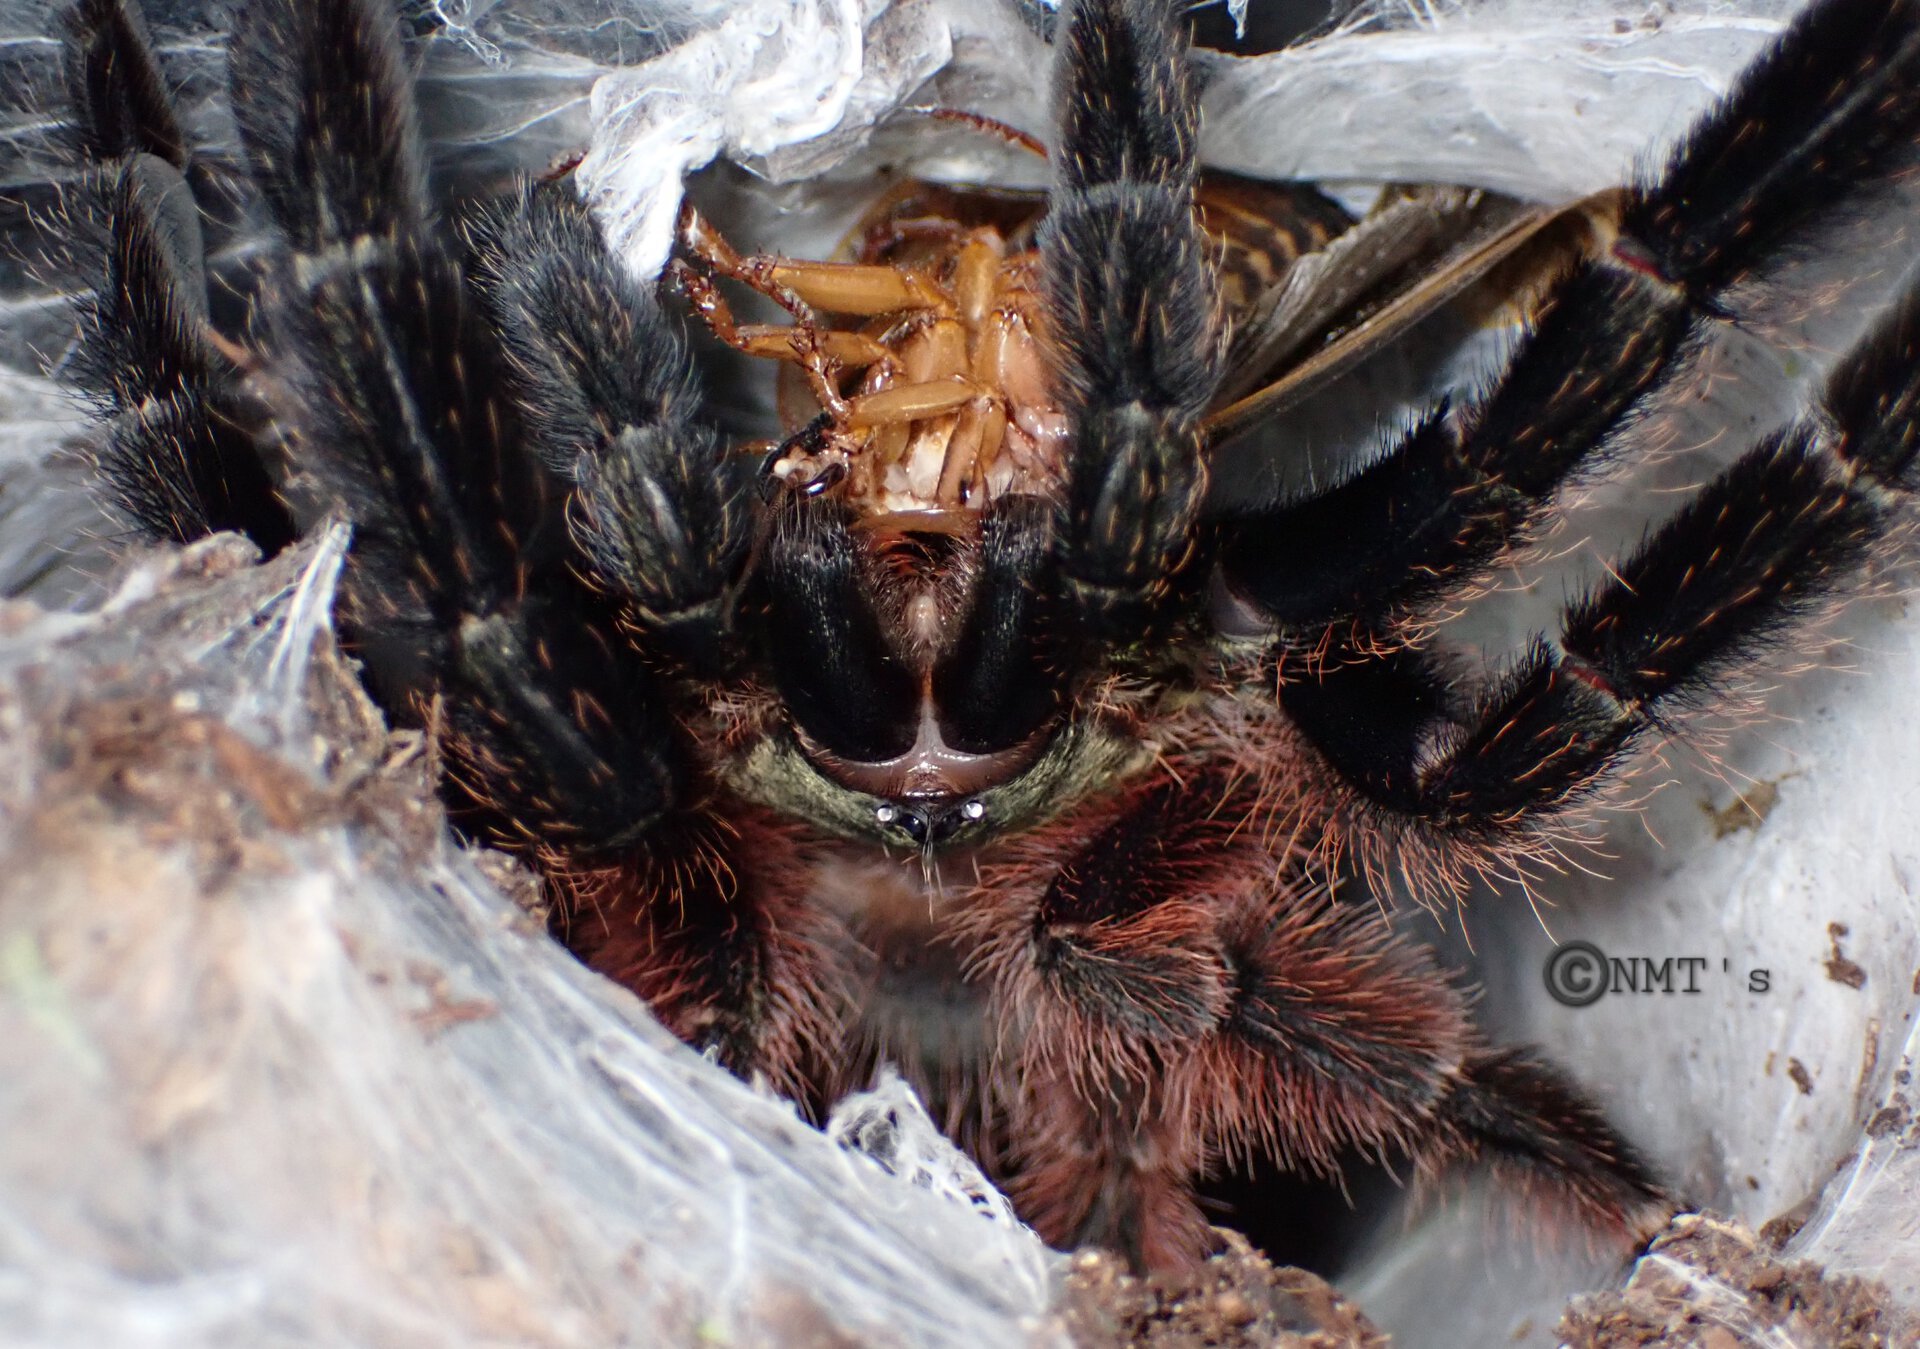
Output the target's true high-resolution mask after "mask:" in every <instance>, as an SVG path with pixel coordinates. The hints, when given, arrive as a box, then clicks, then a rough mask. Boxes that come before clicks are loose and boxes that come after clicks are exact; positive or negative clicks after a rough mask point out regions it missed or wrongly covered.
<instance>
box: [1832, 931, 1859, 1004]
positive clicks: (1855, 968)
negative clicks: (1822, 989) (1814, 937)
mask: <svg viewBox="0 0 1920 1349" xmlns="http://www.w3.org/2000/svg"><path fill="white" fill-rule="evenodd" d="M1846 935H1847V925H1846V924H1845V923H1828V924H1827V940H1828V941H1830V942H1832V943H1833V954H1832V955H1830V956H1828V957H1827V978H1829V979H1831V980H1833V982H1834V983H1836V984H1845V985H1846V986H1847V987H1848V988H1864V987H1865V986H1866V982H1867V972H1866V971H1865V970H1864V969H1862V968H1861V967H1860V966H1859V965H1858V964H1857V963H1855V962H1854V961H1851V960H1849V959H1847V953H1846V952H1845V951H1842V950H1841V949H1840V939H1841V938H1842V937H1844V936H1846Z"/></svg>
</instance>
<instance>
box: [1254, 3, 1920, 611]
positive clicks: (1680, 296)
mask: <svg viewBox="0 0 1920 1349" xmlns="http://www.w3.org/2000/svg"><path fill="white" fill-rule="evenodd" d="M1916 132H1920V5H1917V4H1914V3H1912V0H1822V2H1821V3H1818V4H1814V5H1812V6H1810V7H1809V8H1808V9H1806V10H1805V11H1803V12H1802V13H1801V14H1800V15H1799V16H1798V17H1797V18H1796V19H1795V21H1794V22H1793V24H1792V25H1791V26H1790V27H1789V28H1788V30H1787V31H1786V32H1785V33H1783V34H1782V35H1781V37H1780V38H1779V39H1778V40H1777V42H1776V43H1775V44H1774V46H1773V47H1772V49H1771V50H1770V51H1769V52H1768V54H1767V55H1766V56H1764V57H1763V58H1762V59H1761V60H1759V61H1757V62H1756V63H1754V65H1753V66H1751V67H1750V68H1749V69H1748V70H1747V71H1746V72H1745V74H1743V75H1742V76H1741V78H1740V79H1739V81H1738V82H1737V83H1736V84H1735V86H1734V88H1733V90H1732V91H1731V92H1730V93H1729V94H1728V95H1727V96H1726V98H1725V99H1723V100H1722V101H1721V103H1720V104H1719V106H1718V107H1717V108H1716V109H1715V110H1714V111H1713V112H1711V113H1710V114H1708V115H1707V116H1706V117H1705V118H1703V119H1702V120H1701V121H1700V122H1699V123H1698V124H1697V125H1696V126H1695V127H1694V128H1693V130H1692V131H1691V132H1690V133H1689V134H1688V135H1687V137H1686V138H1685V139H1684V140H1683V141H1682V143H1681V144H1680V146H1679V147H1678V148H1677V149H1676V150H1675V151H1674V153H1673V155H1672V156H1671V158H1670V160H1669V161H1668V163H1667V165H1666V167H1665V169H1664V170H1663V171H1662V172H1661V173H1660V174H1659V176H1658V177H1656V178H1655V179H1653V180H1652V181H1650V182H1646V183H1642V184H1640V185H1637V186H1635V187H1632V188H1630V189H1628V190H1627V192H1626V194H1625V200H1624V204H1623V206H1622V208H1621V212H1620V219H1619V231H1620V232H1619V235H1618V237H1617V238H1616V239H1615V240H1614V241H1613V242H1612V244H1611V246H1610V247H1609V249H1608V250H1607V253H1606V255H1605V256H1602V257H1600V258H1597V259H1594V260H1591V261H1586V262H1582V263H1580V264H1579V265H1577V266H1576V267H1575V268H1574V269H1573V270H1572V271H1571V272H1570V273H1569V274H1568V275H1567V276H1566V277H1565V278H1563V279H1562V280H1560V281H1559V282H1558V283H1557V284H1556V285H1555V286H1554V287H1553V289H1552V291H1551V293H1550V294H1549V296H1548V298H1547V299H1546V301H1545V303H1544V305H1543V306H1542V308H1541V311H1540V312H1539V314H1538V315H1537V316H1536V318H1535V319H1534V321H1533V323H1532V325H1531V331H1530V332H1529V334H1528V335H1527V337H1526V338H1525V339H1524V340H1523V341H1522V342H1521V343H1520V345H1519V347H1518V349H1517V350H1516V351H1515V352H1514V354H1513V356H1512V358H1511V360H1510V361H1509V362H1508V364H1507V367H1506V370H1505V372H1504V373H1503V374H1502V376H1501V377H1500V380H1499V382H1498V384H1497V385H1496V386H1495V387H1494V388H1493V390H1492V391H1491V392H1490V393H1488V394H1487V395H1486V396H1485V397H1483V398H1481V399H1479V400H1477V401H1475V402H1474V403H1472V404H1470V405H1468V406H1465V407H1460V408H1453V409H1445V408H1443V409H1441V410H1440V411H1438V412H1435V413H1433V414H1430V415H1429V416H1428V417H1427V418H1426V419H1425V420H1424V421H1422V422H1421V423H1420V424H1419V425H1418V426H1417V427H1415V428H1414V429H1413V430H1412V431H1411V432H1410V433H1409V434H1408V435H1407V436H1406V437H1405V439H1403V440H1402V441H1401V442H1400V443H1399V444H1398V445H1396V446H1395V447H1394V448H1393V450H1392V451H1391V452H1390V453H1389V454H1388V455H1387V456H1386V457H1385V458H1383V459H1382V460H1381V461H1380V462H1379V463H1377V464H1375V465H1373V466H1372V467H1370V468H1368V469H1365V470H1363V471H1362V472H1360V473H1358V474H1356V475H1355V476H1354V477H1352V478H1351V479H1349V480H1347V481H1346V482H1344V483H1341V484H1340V485H1339V486H1337V487H1335V488H1333V489H1332V490H1331V491H1328V492H1326V493H1324V494H1321V495H1318V496H1315V497H1313V498H1311V499H1309V500H1305V501H1301V502H1285V503H1281V504H1280V505H1277V506H1275V507H1272V508H1270V509H1266V510H1263V511H1256V512H1252V513H1249V514H1246V515H1244V516H1242V517H1240V518H1237V519H1234V520H1232V521H1230V522H1228V523H1227V524H1226V526H1225V541H1224V550H1223V553H1222V566H1223V571H1224V574H1225V576H1226V578H1227V581H1228V583H1229V585H1231V586H1232V587H1233V588H1234V590H1236V591H1237V592H1238V593H1240V594H1241V595H1243V596H1244V597H1245V598H1247V599H1248V600H1250V601H1252V602H1253V603H1255V604H1256V605H1258V606H1259V607H1260V608H1261V610H1262V611H1264V612H1265V613H1267V614H1269V615H1271V616H1272V617H1273V619H1274V620H1276V621H1277V622H1278V623H1279V624H1280V625H1281V626H1282V629H1283V631H1284V632H1285V633H1287V634H1288V635H1289V636H1290V637H1292V638H1293V639H1294V640H1295V642H1296V643H1297V644H1299V645H1302V646H1304V647H1306V648H1311V647H1313V646H1314V645H1316V644H1317V643H1318V642H1319V640H1320V637H1321V635H1322V633H1323V632H1324V631H1325V629H1326V628H1327V626H1328V625H1331V624H1342V623H1344V624H1348V625H1350V626H1351V628H1352V629H1353V630H1354V631H1355V633H1356V635H1357V634H1362V633H1364V634H1370V635H1373V636H1374V639H1375V640H1378V638H1379V637H1380V636H1382V635H1384V634H1386V633H1388V632H1390V631H1392V630H1393V629H1394V628H1395V627H1396V625H1398V624H1401V623H1403V622H1405V621H1407V620H1412V621H1413V622H1414V625H1415V626H1416V627H1417V626H1418V620H1419V619H1420V617H1421V616H1422V614H1423V613H1425V612H1426V611H1427V610H1429V609H1430V608H1431V607H1432V606H1433V605H1434V604H1435V603H1436V602H1438V601H1443V600H1444V599H1445V598H1446V597H1447V596H1449V595H1452V594H1456V593H1458V592H1459V591H1460V590H1461V589H1462V588H1463V587H1464V586H1467V585H1470V584H1471V583H1473V582H1474V581H1477V580H1478V579H1480V578H1481V577H1482V576H1483V575H1484V574H1485V572H1486V570H1487V568H1488V567H1489V566H1490V565H1491V564H1492V563H1494V562H1495V561H1496V560H1497V559H1498V557H1499V556H1500V555H1501V554H1502V553H1503V552H1504V551H1506V550H1508V549H1509V548H1511V547H1512V546H1513V545H1515V544H1516V543H1520V542H1524V541H1525V540H1526V539H1527V538H1528V537H1529V535H1530V533H1531V532H1532V531H1533V530H1534V527H1535V526H1536V524H1537V523H1538V522H1539V520H1540V519H1541V518H1542V516H1543V514H1544V513H1545V512H1547V511H1548V510H1549V509H1550V507H1551V503H1552V501H1553V499H1554V497H1555V496H1556V494H1558V493H1559V492H1560V491H1561V490H1562V489H1564V488H1565V487H1566V486H1567V485H1568V484H1569V482H1571V481H1574V480H1576V479H1577V478H1580V477H1584V476H1587V475H1591V474H1592V473H1593V472H1595V471H1596V470H1598V469H1599V468H1601V467H1603V466H1604V465H1605V464H1606V463H1607V462H1608V461H1609V459H1610V458H1611V456H1610V454H1609V448H1610V443H1611V441H1612V440H1613V438H1614V437H1615V435H1616V434H1617V433H1618V432H1619V431H1620V430H1621V429H1622V427H1623V426H1625V425H1627V424H1628V423H1629V422H1631V420H1632V418H1633V416H1634V414H1635V412H1636V411H1637V409H1639V408H1640V407H1641V406H1642V405H1643V403H1644V401H1645V399H1646V397H1647V396H1648V394H1649V393H1651V392H1652V391H1653V390H1654V389H1656V388H1657V387H1658V386H1659V385H1660V384H1661V383H1662V381H1664V380H1665V379H1666V378H1667V377H1668V375H1669V374H1670V372H1671V370H1672V369H1673V368H1674V364H1675V362H1676V361H1677V360H1680V359H1682V358H1684V356H1685V354H1686V353H1687V352H1688V350H1689V349H1690V348H1692V347H1693V346H1694V345H1696V344H1697V343H1698V341H1699V340H1700V338H1701V336H1702V335H1703V333H1704V331H1705V330H1706V329H1707V327H1709V326H1710V325H1712V324H1714V323H1716V322H1718V321H1720V320H1721V319H1722V318H1723V317H1724V313H1723V308H1722V305H1721V299H1720V297H1721V296H1722V294H1723V293H1724V292H1725V291H1726V289H1727V288H1728V287H1729V286H1730V285H1732V284H1733V283H1734V282H1736V281H1738V280H1740V279H1741V278H1742V277H1744V276H1747V275H1748V274H1750V273H1751V272H1753V271H1754V270H1755V269H1757V268H1761V267H1764V266H1765V265H1766V264H1767V263H1768V262H1769V261H1771V260H1772V259H1774V258H1775V257H1776V256H1778V254H1779V252H1780V251H1781V249H1782V248H1783V247H1785V246H1786V245H1787V244H1788V243H1789V242H1790V241H1791V240H1793V239H1795V238H1796V237H1797V235H1798V232H1800V231H1803V230H1805V229H1806V228H1808V227H1809V225H1810V224H1813V223H1817V221H1816V217H1822V216H1825V217H1829V218H1830V217H1831V216H1832V215H1833V214H1834V213H1835V212H1836V211H1838V210H1840V209H1843V208H1844V207H1845V206H1846V205H1847V204H1848V203H1850V202H1852V201H1855V200H1857V199H1858V197H1859V195H1860V192H1859V189H1860V188H1861V187H1863V186H1864V185H1866V184H1869V183H1871V182H1873V181H1874V180H1875V179H1876V177H1878V176H1879V175H1881V174H1883V173H1884V172H1885V171H1886V170H1887V169H1888V168H1889V167H1890V166H1891V165H1892V163H1893V162H1894V160H1895V158H1896V157H1897V156H1898V155H1899V154H1900V153H1901V152H1902V151H1903V150H1904V149H1906V148H1907V147H1910V146H1911V145H1912V144H1913V142H1914V139H1915V135H1916Z"/></svg>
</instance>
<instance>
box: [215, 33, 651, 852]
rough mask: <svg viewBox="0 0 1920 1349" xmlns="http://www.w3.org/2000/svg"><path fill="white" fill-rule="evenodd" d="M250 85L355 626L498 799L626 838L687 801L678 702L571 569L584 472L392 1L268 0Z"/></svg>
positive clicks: (237, 79) (263, 181)
mask: <svg viewBox="0 0 1920 1349" xmlns="http://www.w3.org/2000/svg"><path fill="white" fill-rule="evenodd" d="M230 72H231V81H232V98H233V106H234V114H235V118H236V120H237V122H238V124H239V128H240V136H241V142H242V145H243V147H244V149H245V151H246V155H247V159H248V162H249V165H250V168H251V171H252V175H253V178H254V180H255V182H256V183H257V184H258V186H259V187H260V190H261V194H262V196H263V197H264V198H265V199H266V203H267V206H268V208H269V211H270V213H271V215H272V218H273V223H274V225H275V227H276V230H277V233H278V236H279V250H278V252H277V254H276V259H275V265H274V267H273V270H272V273H271V274H270V276H269V277H268V278H267V280H266V281H265V282H264V283H263V284H264V285H265V286H267V287H269V288H270V290H271V294H269V295H267V296H265V297H264V298H263V299H262V301H261V302H260V304H259V306H258V308H259V311H260V313H261V314H262V316H263V321H262V323H261V324H260V327H261V331H260V332H259V333H258V335H257V338H258V341H259V342H260V344H261V346H262V349H263V356H262V360H263V363H264V365H265V367H266V374H265V376H264V377H263V381H262V382H263V383H269V382H270V386H271V387H272V389H273V390H274V391H275V392H277V393H279V394H280V395H281V398H280V399H279V401H278V403H277V405H276V407H275V413H276V423H275V432H276V434H277V435H278V436H279V438H280V439H281V442H282V443H281V445H280V446H279V449H278V454H279V455H280V457H281V458H282V459H283V460H284V461H285V462H286V463H287V464H288V465H289V470H288V474H287V482H286V484H285V486H286V491H287V494H288V496H289V498H290V500H291V501H292V502H293V504H294V507H295V511H296V515H297V516H298V518H299V519H300V522H301V523H302V525H303V526H306V527H311V526H312V525H313V524H315V523H317V522H318V521H319V520H321V519H323V518H325V517H327V516H330V515H341V516H344V517H346V518H348V519H350V520H351V521H352V522H353V526H354V540H353V549H352V553H351V556H350V559H349V562H348V565H347V570H346V574H345V577H344V580H343V583H342V615H341V616H342V622H343V625H344V627H345V628H346V630H347V636H348V639H349V641H350V642H351V643H352V644H353V646H354V648H355V649H356V650H357V651H358V652H359V653H360V655H361V657H362V659H363V660H364V661H365V662H366V665H367V669H368V675H369V678H370V680H371V682H372V684H373V686H374V687H375V689H376V691H377V692H378V694H379V696H380V697H381V699H382V701H383V702H384V703H385V704H386V705H387V706H388V707H389V708H392V709H395V710H396V711H400V712H402V713H403V714H405V715H410V716H413V717H418V716H421V715H423V714H424V712H425V705H426V704H427V703H428V702H429V701H430V700H432V699H435V698H438V699H439V700H440V701H441V703H442V706H443V712H444V716H445V722H446V725H447V726H448V727H449V728H450V729H451V731H452V732H453V739H454V745H455V748H456V750H457V757H458V758H459V760H460V768H459V770H458V772H459V774H460V776H461V780H462V781H463V783H464V784H465V785H466V787H467V788H468V790H469V791H470V792H472V794H473V795H474V796H475V797H477V798H478V799H479V800H480V801H481V802H482V804H483V805H484V806H485V807H487V808H489V809H490V810H491V811H493V812H494V813H496V814H497V816H498V817H499V818H500V819H501V820H503V821H505V822H508V824H509V825H510V827H512V828H515V829H519V830H529V831H537V833H538V834H539V836H540V837H542V838H546V839H556V838H567V837H574V838H578V839H580V840H581V841H583V842H585V843H588V844H604V843H613V842H616V841H618V840H619V839H621V838H623V837H626V836H629V835H631V834H632V833H634V832H635V831H637V830H641V829H644V828H645V827H646V826H647V825H649V824H651V823H652V822H653V821H654V820H656V819H658V818H659V817H660V815H661V814H662V813H663V812H664V811H665V810H666V809H667V808H668V806H669V804H670V802H671V800H672V796H673V792H674V790H675V782H674V771H675V770H674V765H673V762H672V758H671V754H670V752H669V750H668V747H667V736H668V731H667V725H666V720H665V716H664V708H663V706H662V703H661V700H660V697H659V694H658V693H657V691H656V690H655V688H654V687H653V686H652V681H651V679H650V678H649V676H648V675H647V673H646V671H645V670H644V669H643V668H642V667H640V666H639V665H638V664H637V663H636V662H634V661H632V660H629V659H624V658H623V647H624V641H623V639H622V638H621V637H620V635H619V634H618V632H617V631H616V630H615V628H614V624H613V622H612V615H611V613H610V612H609V606H608V605H607V604H606V603H605V602H604V601H603V600H602V599H601V598H600V597H599V596H597V595H596V594H594V593H592V592H591V591H589V590H588V589H587V588H586V587H585V586H584V585H583V584H582V583H581V582H580V581H579V579H578V578H577V577H576V576H575V575H574V573H573V571H572V569H571V567H570V565H569V564H570V560H571V559H570V550H569V543H568V535H567V527H566V520H565V516H564V506H565V500H566V494H565V490H564V487H563V485H562V484H561V483H560V482H558V481H557V480H556V478H555V476H554V475H553V474H552V472H551V471H550V470H549V469H548V468H547V467H546V466H545V465H543V464H542V463H541V462H540V461H539V459H538V458H537V457H536V456H535V455H533V454H531V453H530V452H529V451H528V450H527V448H526V446H525V444H524V443H523V440H522V434H523V433H522V429H521V424H520V420H519V417H518V415H517V411H516V408H515V406H514V404H513V403H512V402H511V400H510V399H509V397H508V389H509V382H508V378H509V377H508V371H507V370H506V368H505V362H504V360H503V359H502V357H501V355H500V354H499V351H498V347H497V344H496V343H495V341H494V339H493V337H492V335H491V333H490V331H489V330H488V328H487V326H486V324H485V322H484V316H483V313H482V311H481V307H480V306H479V304H478V303H477V302H476V300H475V298H474V296H473V295H472V294H471V293H470V290H469V288H468V285H467V282H466V278H465V276H464V274H463V271H462V269H461V267H460V265H459V263H458V261H457V260H456V258H455V257H454V255H453V253H452V251H451V249H450V247H449V245H448V242H447V240H446V239H445V238H444V236H443V235H442V233H441V231H440V228H439V226H438V225H437V223H436V222H435V221H434V220H433V219H432V214H433V213H432V211H431V208H430V206H429V202H428V197H427V195H426V184H425V178H424V174H425V164H424V159H425V156H424V151H423V149H422V147H421V144H420V141H419V135H418V131H417V128H416V126H415V120H414V112H413V102H412V93H411V89H410V87H409V85H408V82H407V76H406V73H405V67H404V63H403V60H402V57H401V54H400V49H399V40H398V34H397V32H396V31H395V23H394V20H393V19H392V17H391V16H389V15H386V14H380V13H375V12H373V11H372V10H371V8H370V7H369V6H368V5H366V4H364V3H361V2H360V0H326V2H325V3H319V4H309V3H294V2H293V0H258V2H257V3H253V4H250V5H248V6H247V7H246V8H244V9H243V10H242V11H241V12H240V13H239V15H238V16H237V18H236V24H235V30H234V35H233V39H232V53H231V58H230Z"/></svg>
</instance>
